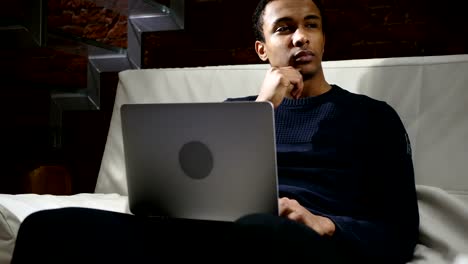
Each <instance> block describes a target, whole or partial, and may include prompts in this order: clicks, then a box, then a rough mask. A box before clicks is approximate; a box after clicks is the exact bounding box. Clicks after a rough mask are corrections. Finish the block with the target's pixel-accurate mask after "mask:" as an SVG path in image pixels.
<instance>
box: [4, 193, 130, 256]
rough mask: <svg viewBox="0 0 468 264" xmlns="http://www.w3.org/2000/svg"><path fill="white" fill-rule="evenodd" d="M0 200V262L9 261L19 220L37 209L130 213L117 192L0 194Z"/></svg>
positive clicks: (122, 197) (123, 198)
mask: <svg viewBox="0 0 468 264" xmlns="http://www.w3.org/2000/svg"><path fill="white" fill-rule="evenodd" d="M0 201H1V202H0V263H9V262H10V259H11V256H12V253H13V249H14V246H15V242H16V235H17V233H18V230H19V226H20V224H21V222H22V221H23V220H24V219H25V218H26V217H27V216H28V215H30V214H32V213H34V212H37V211H39V210H45V209H54V208H61V207H87V208H96V209H102V210H108V211H116V212H122V213H129V209H128V198H127V197H126V196H122V195H119V194H93V193H89V194H88V193H83V194H76V195H70V196H59V195H38V194H18V195H10V194H0Z"/></svg>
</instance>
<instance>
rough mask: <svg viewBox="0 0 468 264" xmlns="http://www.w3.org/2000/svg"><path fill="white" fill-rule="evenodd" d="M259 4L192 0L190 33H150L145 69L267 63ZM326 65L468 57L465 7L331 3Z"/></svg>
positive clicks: (377, 0) (391, 1) (376, 0)
mask: <svg viewBox="0 0 468 264" xmlns="http://www.w3.org/2000/svg"><path fill="white" fill-rule="evenodd" d="M256 2H257V1H252V0H244V1H240V0H203V1H202V0H188V1H187V3H186V8H185V12H186V30H185V31H184V32H178V33H175V32H160V33H152V34H146V35H145V36H144V40H143V45H144V47H143V51H144V54H145V55H144V56H145V57H144V61H143V67H147V68H151V67H178V66H203V65H219V64H245V63H255V62H260V61H259V59H258V58H257V55H256V54H255V51H254V49H253V43H254V40H253V36H252V35H251V28H250V21H251V18H250V16H251V13H252V12H253V9H254V7H255V3H256ZM324 4H325V15H326V17H327V22H328V29H329V30H328V31H327V42H326V48H325V57H324V59H325V60H340V59H365V58H385V57H401V56H431V55H446V54H461V53H468V37H467V36H468V22H467V21H468V20H466V19H465V18H464V14H462V12H463V10H464V9H463V8H462V6H461V4H460V3H457V2H453V1H451V2H450V3H448V2H447V4H445V2H441V3H439V4H438V5H434V4H430V2H427V1H423V0H412V1H406V0H324Z"/></svg>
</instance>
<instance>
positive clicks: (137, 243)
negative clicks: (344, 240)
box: [12, 208, 340, 264]
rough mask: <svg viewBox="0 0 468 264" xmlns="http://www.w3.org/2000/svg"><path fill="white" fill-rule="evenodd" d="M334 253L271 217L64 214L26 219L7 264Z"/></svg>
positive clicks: (300, 228) (306, 231)
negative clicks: (219, 218) (228, 219)
mask: <svg viewBox="0 0 468 264" xmlns="http://www.w3.org/2000/svg"><path fill="white" fill-rule="evenodd" d="M336 250H337V248H336V245H335V244H334V243H333V241H332V240H331V239H328V238H324V237H320V236H319V235H318V234H317V233H315V232H314V231H313V230H312V229H310V228H308V227H306V226H304V225H302V224H298V223H295V222H292V221H290V220H287V219H285V218H282V217H279V216H273V215H263V214H262V215H249V216H245V217H242V218H240V219H239V220H238V221H236V222H233V223H231V222H219V221H203V220H190V219H168V218H150V217H138V216H134V215H130V214H123V213H117V212H111V211H103V210H97V209H88V208H62V209H53V210H46V211H40V212H36V213H34V214H31V215H30V216H28V217H27V218H26V219H25V220H24V221H23V224H22V225H21V227H20V230H19V233H18V238H17V242H16V247H15V251H14V255H13V261H12V263H13V264H14V263H26V262H29V260H34V261H35V262H37V261H39V260H44V261H48V262H49V263H52V262H68V263H70V262H74V263H81V262H82V261H85V262H87V263H89V262H103V261H104V262H118V263H124V262H125V263H127V262H140V261H141V262H143V261H146V260H152V261H156V262H157V261H158V260H161V261H171V262H173V261H176V260H181V261H182V260H195V259H199V260H203V261H204V262H210V260H212V261H213V262H215V261H216V262H220V261H221V262H225V261H231V260H244V259H249V260H252V259H253V258H255V259H258V260H268V259H271V260H281V259H284V260H288V259H289V258H293V259H298V258H311V259H315V260H319V259H322V258H327V259H330V258H333V257H336V255H340V254H336V253H337V252H335V251H336ZM330 254H333V255H335V256H330ZM220 258H221V259H220ZM326 263H338V262H336V261H331V262H326Z"/></svg>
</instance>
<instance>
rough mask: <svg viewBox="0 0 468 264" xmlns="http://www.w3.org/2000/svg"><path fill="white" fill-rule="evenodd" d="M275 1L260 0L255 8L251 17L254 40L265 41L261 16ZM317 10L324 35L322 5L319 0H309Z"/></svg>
mask: <svg viewBox="0 0 468 264" xmlns="http://www.w3.org/2000/svg"><path fill="white" fill-rule="evenodd" d="M272 1H275V0H260V1H259V2H258V4H257V8H255V11H254V13H253V16H252V23H253V24H252V26H253V33H254V35H255V40H259V41H265V34H263V14H264V12H265V7H266V6H267V5H268V3H270V2H272ZM311 1H312V2H313V3H314V4H315V5H316V6H317V8H318V10H319V12H320V16H321V18H322V32H324V33H325V13H324V10H323V3H322V1H321V0H311Z"/></svg>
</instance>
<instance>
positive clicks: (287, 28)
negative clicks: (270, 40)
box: [275, 26, 290, 32]
mask: <svg viewBox="0 0 468 264" xmlns="http://www.w3.org/2000/svg"><path fill="white" fill-rule="evenodd" d="M289 29H290V27H288V26H282V27H278V28H276V30H275V31H276V32H286V31H288V30H289Z"/></svg>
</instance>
